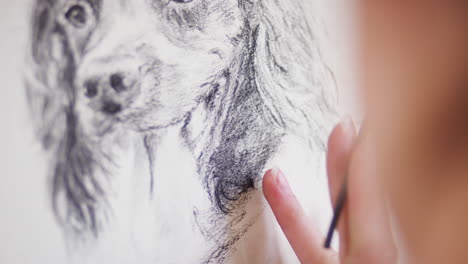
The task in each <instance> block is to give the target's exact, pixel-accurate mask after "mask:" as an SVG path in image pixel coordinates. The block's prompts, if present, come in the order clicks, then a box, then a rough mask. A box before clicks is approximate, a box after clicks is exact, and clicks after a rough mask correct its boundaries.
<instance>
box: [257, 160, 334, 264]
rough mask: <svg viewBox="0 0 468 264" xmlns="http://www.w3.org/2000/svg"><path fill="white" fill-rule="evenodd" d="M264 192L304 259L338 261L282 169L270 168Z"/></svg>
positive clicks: (325, 263) (320, 263)
mask: <svg viewBox="0 0 468 264" xmlns="http://www.w3.org/2000/svg"><path fill="white" fill-rule="evenodd" d="M263 192H264V195H265V198H266V199H267V201H268V203H269V204H270V207H271V209H272V211H273V214H274V215H275V217H276V220H277V221H278V223H279V225H280V227H281V229H282V230H283V232H284V234H285V235H286V238H287V239H288V241H289V243H290V244H291V246H292V248H293V250H294V252H295V253H296V255H297V257H298V258H299V260H300V261H301V263H303V264H305V263H317V264H337V263H338V258H337V255H336V253H334V252H333V251H329V250H325V249H324V248H323V244H322V243H323V237H322V235H321V234H320V232H319V231H318V230H317V229H316V228H315V226H314V225H313V223H312V221H311V220H310V219H309V218H308V217H306V215H305V213H304V211H303V210H302V207H301V205H300V204H299V201H298V200H297V198H296V196H295V195H294V194H293V193H292V190H291V188H290V187H289V184H288V182H287V180H286V178H285V176H284V175H283V173H282V172H281V171H280V170H278V169H273V170H269V171H267V172H266V174H265V176H264V177H263Z"/></svg>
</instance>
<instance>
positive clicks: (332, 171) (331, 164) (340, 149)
mask: <svg viewBox="0 0 468 264" xmlns="http://www.w3.org/2000/svg"><path fill="white" fill-rule="evenodd" d="M355 141H356V130H355V127H354V124H353V122H352V120H351V119H350V118H347V119H345V121H344V122H342V123H340V124H338V125H337V126H336V127H335V128H334V129H333V131H332V132H331V134H330V137H329V138H328V151H327V175H328V187H329V190H330V199H331V202H332V204H333V207H335V206H336V205H335V204H336V200H337V197H338V195H339V192H340V191H341V188H342V185H343V184H344V180H345V177H346V175H347V174H348V166H349V160H350V157H351V153H352V150H353V147H354V145H355ZM347 211H348V210H347V206H346V203H345V205H344V208H343V209H342V212H341V216H340V219H339V220H338V230H339V233H340V236H339V239H340V255H341V257H343V256H344V252H346V241H347V240H348V236H349V235H348V229H347V224H346V223H347V221H348V212H347Z"/></svg>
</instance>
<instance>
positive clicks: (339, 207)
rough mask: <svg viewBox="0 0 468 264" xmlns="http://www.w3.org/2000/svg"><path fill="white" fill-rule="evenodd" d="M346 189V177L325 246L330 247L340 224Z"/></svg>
mask: <svg viewBox="0 0 468 264" xmlns="http://www.w3.org/2000/svg"><path fill="white" fill-rule="evenodd" d="M346 189H347V184H346V179H345V182H344V183H343V184H342V185H341V189H340V192H339V194H338V199H337V200H336V203H335V209H334V210H333V218H332V220H331V223H330V227H329V228H328V233H327V237H326V238H325V244H324V247H325V248H327V249H328V248H330V244H331V241H332V238H333V233H334V231H335V228H336V226H337V225H338V220H339V218H340V215H341V212H342V211H343V207H344V204H345V201H346Z"/></svg>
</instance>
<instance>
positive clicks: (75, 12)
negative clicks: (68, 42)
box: [65, 4, 87, 28]
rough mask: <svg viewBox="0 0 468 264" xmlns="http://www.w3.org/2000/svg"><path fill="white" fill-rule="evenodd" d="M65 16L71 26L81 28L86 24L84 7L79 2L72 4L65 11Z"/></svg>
mask: <svg viewBox="0 0 468 264" xmlns="http://www.w3.org/2000/svg"><path fill="white" fill-rule="evenodd" d="M65 18H66V19H67V20H68V22H70V23H71V24H72V25H73V26H75V27H77V28H82V27H84V26H85V25H86V19H87V14H86V9H85V7H84V6H82V5H80V4H76V5H72V6H71V7H70V8H69V9H68V10H67V12H66V13H65Z"/></svg>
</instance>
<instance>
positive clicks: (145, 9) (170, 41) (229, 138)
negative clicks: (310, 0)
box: [25, 0, 334, 263]
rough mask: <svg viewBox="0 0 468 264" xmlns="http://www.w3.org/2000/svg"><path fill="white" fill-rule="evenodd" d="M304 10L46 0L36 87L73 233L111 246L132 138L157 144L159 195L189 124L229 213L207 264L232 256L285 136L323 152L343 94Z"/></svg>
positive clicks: (167, 1) (219, 203)
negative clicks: (165, 169) (174, 139)
mask: <svg viewBox="0 0 468 264" xmlns="http://www.w3.org/2000/svg"><path fill="white" fill-rule="evenodd" d="M301 2H302V1H297V0H151V1H147V0H141V1H140V0H139V1H130V0H123V1H114V0H36V1H35V4H34V6H33V7H32V9H31V10H32V21H31V35H30V40H31V41H30V46H29V51H28V54H30V56H29V58H28V72H27V74H26V82H25V83H26V91H27V99H28V102H29V106H30V110H31V111H30V112H31V120H32V122H33V124H34V127H35V129H36V130H35V133H36V135H38V138H39V140H40V142H41V144H42V146H43V149H44V151H45V152H46V153H47V154H48V157H49V159H48V160H49V178H50V192H51V204H52V208H53V210H54V213H55V216H56V219H57V221H58V224H59V225H60V226H61V227H62V229H63V231H64V234H65V235H66V236H67V237H71V238H74V239H75V238H76V239H80V238H81V237H86V239H99V236H100V233H101V231H102V229H104V228H105V226H106V224H107V223H109V222H110V221H112V205H111V202H110V201H109V198H108V195H109V193H110V192H111V190H110V188H111V186H112V181H113V175H114V174H115V173H117V172H118V171H119V168H120V163H121V162H122V159H119V157H120V156H121V155H122V153H124V152H125V151H126V149H127V145H128V144H129V143H128V142H126V141H125V138H126V136H127V134H128V133H133V134H136V135H138V137H139V138H140V141H141V144H142V146H143V147H144V148H145V153H146V157H145V158H146V159H147V160H148V167H147V172H148V177H149V178H150V179H149V186H148V188H147V191H148V192H149V193H153V192H155V186H154V185H155V184H157V181H155V178H156V177H158V171H157V169H156V168H157V164H155V157H154V155H155V153H156V150H157V149H158V144H159V141H158V139H159V136H158V133H159V132H160V131H163V130H164V129H167V128H169V127H173V126H180V127H181V129H180V135H179V136H180V137H181V138H182V139H183V141H184V142H185V147H186V148H187V149H189V150H190V152H191V153H193V157H194V159H195V160H196V164H197V171H196V174H198V175H200V186H202V187H203V188H204V190H205V191H206V192H207V193H208V195H209V197H210V201H211V203H212V213H211V214H210V215H209V216H207V217H208V218H209V219H210V220H209V221H212V222H213V223H219V222H220V221H223V219H227V218H229V219H230V220H229V221H227V220H226V221H227V222H226V224H223V225H220V229H219V230H216V231H215V232H213V231H209V230H201V232H202V233H204V234H205V235H206V236H207V237H210V236H215V237H216V238H215V239H216V241H219V243H218V244H219V245H218V246H217V248H214V249H213V251H212V252H208V253H207V257H206V259H204V260H200V261H201V262H205V263H219V262H221V261H222V260H224V259H225V258H226V257H227V256H228V255H229V251H230V249H231V247H232V246H233V245H234V244H235V242H236V241H237V240H238V239H239V238H240V237H241V236H242V235H243V234H244V233H245V232H246V231H247V230H248V227H249V226H250V225H251V223H247V224H243V226H241V227H239V226H236V223H238V222H240V219H242V218H243V217H244V215H245V212H244V210H243V206H244V205H245V203H246V202H248V199H249V193H250V192H251V191H252V190H254V189H255V186H257V183H258V182H259V180H260V179H261V173H262V172H263V171H264V169H265V168H264V167H265V164H266V163H267V162H268V161H269V160H270V159H271V158H272V157H273V156H274V154H275V153H276V152H277V151H278V149H279V147H280V146H281V144H282V140H283V138H284V137H285V136H286V135H289V134H295V135H298V136H303V137H304V138H307V142H308V147H309V148H323V144H322V142H323V134H324V127H323V120H326V119H327V118H328V115H329V114H330V113H331V112H332V111H331V110H330V106H329V104H328V99H327V96H326V91H325V90H326V89H334V88H333V87H330V86H328V87H327V85H328V84H329V83H330V82H329V80H330V78H331V74H330V71H329V69H328V68H327V66H326V65H325V63H324V62H323V61H322V57H321V53H320V50H319V48H318V45H317V43H316V38H317V36H316V34H315V32H314V26H313V25H311V22H310V21H308V20H307V19H306V17H307V14H305V11H304V8H303V7H302V5H301ZM193 214H194V215H199V212H198V211H197V210H194V212H193ZM232 219H234V220H232ZM201 229H203V228H201ZM207 239H208V238H207Z"/></svg>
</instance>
